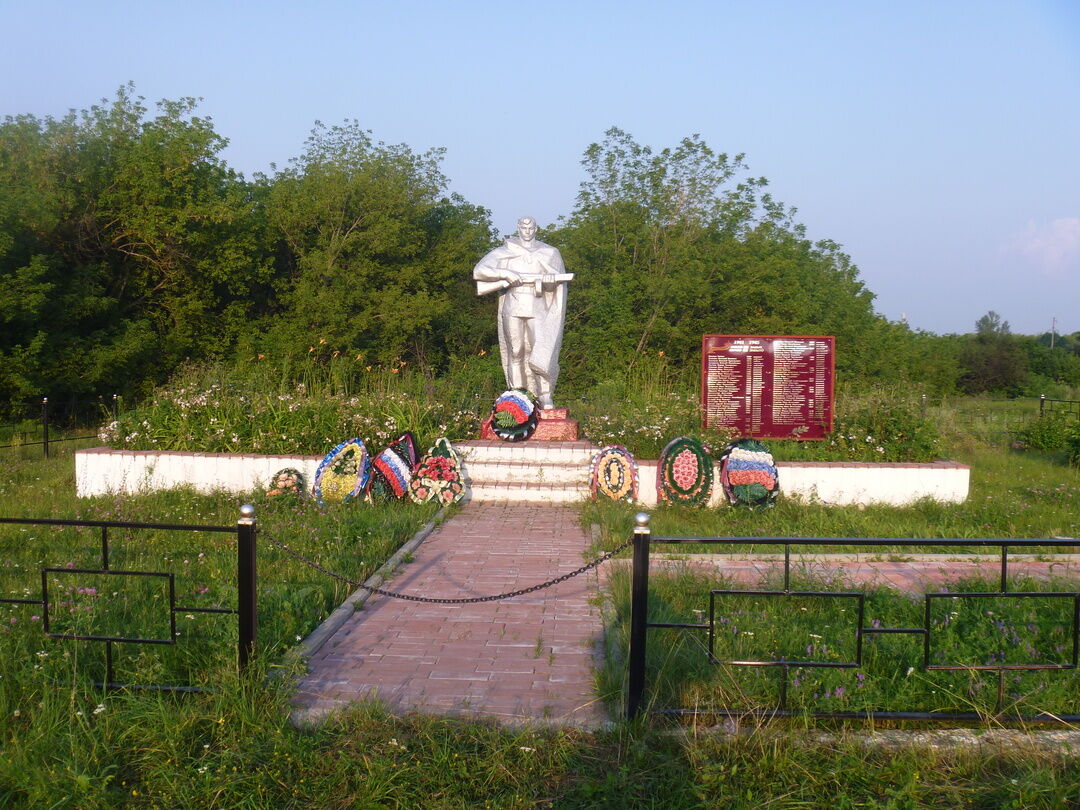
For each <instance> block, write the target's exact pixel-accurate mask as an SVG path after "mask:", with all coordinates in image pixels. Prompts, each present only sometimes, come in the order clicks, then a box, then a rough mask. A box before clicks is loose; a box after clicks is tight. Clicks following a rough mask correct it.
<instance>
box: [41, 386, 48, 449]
mask: <svg viewBox="0 0 1080 810" xmlns="http://www.w3.org/2000/svg"><path fill="white" fill-rule="evenodd" d="M41 449H42V450H43V451H44V453H45V458H48V457H49V398H48V397H42V398H41Z"/></svg>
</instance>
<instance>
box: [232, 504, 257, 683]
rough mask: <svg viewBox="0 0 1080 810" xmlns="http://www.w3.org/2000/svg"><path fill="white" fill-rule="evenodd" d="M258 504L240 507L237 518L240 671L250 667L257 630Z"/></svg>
mask: <svg viewBox="0 0 1080 810" xmlns="http://www.w3.org/2000/svg"><path fill="white" fill-rule="evenodd" d="M255 534H256V528H255V507H254V506H252V505H251V504H249V503H246V504H244V505H243V506H241V507H240V519H239V520H238V521H236V539H237V544H236V590H237V601H238V603H239V604H238V606H237V607H238V609H237V613H238V614H239V630H240V651H239V655H240V674H241V675H242V674H244V672H245V671H246V670H247V666H248V662H249V661H250V660H251V659H252V658H253V657H254V655H255V638H256V635H257V633H258V624H259V622H258V614H257V612H256V599H255Z"/></svg>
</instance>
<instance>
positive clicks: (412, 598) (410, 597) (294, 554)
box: [261, 531, 633, 605]
mask: <svg viewBox="0 0 1080 810" xmlns="http://www.w3.org/2000/svg"><path fill="white" fill-rule="evenodd" d="M261 537H262V538H263V539H265V540H266V541H267V542H268V543H270V545H272V546H273V547H274V548H276V549H278V550H279V551H282V552H283V553H284V554H285V555H286V556H288V557H291V558H292V559H294V560H297V561H298V562H302V563H303V564H304V565H306V566H308V567H309V568H313V569H315V570H316V571H318V572H319V573H321V574H326V575H327V576H328V577H332V578H334V579H336V580H338V581H339V582H344V583H345V584H346V585H351V586H352V587H354V588H364V589H365V590H368V591H371V592H372V593H377V594H379V596H386V597H389V598H391V599H405V600H407V601H409V602H426V603H429V604H435V605H469V604H474V603H476V602H498V601H500V600H502V599H512V598H513V597H515V596H524V595H525V594H527V593H534V592H536V591H541V590H543V589H544V588H550V587H551V586H553V585H558V584H559V583H560V582H566V581H567V580H568V579H573V578H574V577H576V576H578V575H580V574H584V573H585V572H586V571H589V570H592V569H593V568H596V567H597V566H598V565H600V564H601V563H604V562H607V561H608V560H610V559H611V558H612V557H614V556H615V555H616V554H618V553H619V552H621V551H625V550H626V549H628V548H629V547H630V544H631V543H633V538H631V539H630V540H627V541H626V542H625V543H623V544H622V545H621V546H619V547H618V548H615V549H612V550H611V551H605V552H604V553H603V554H601V555H600V556H599V557H597V558H596V559H595V560H592V561H591V562H587V563H585V565H583V566H581V568H578V569H576V570H574V571H571V572H570V573H569V574H563V575H562V576H559V577H555V579H549V580H548V581H547V582H541V583H540V584H538V585H531V586H529V587H528V588H521V589H519V590H516V591H509V592H507V593H500V594H493V595H491V596H469V597H458V598H444V597H436V596H416V595H415V594H411V593H399V592H397V591H388V590H385V589H383V588H376V587H375V586H373V585H365V584H364V583H363V582H360V581H358V580H355V579H351V578H350V577H347V576H345V575H343V574H339V573H337V572H336V571H331V570H330V569H329V568H326V567H325V566H322V565H320V564H319V563H317V562H315V561H314V560H312V559H310V558H308V557H305V556H304V555H303V554H301V553H300V552H299V551H294V550H293V549H291V548H289V546H288V544H286V543H282V542H280V541H279V540H275V539H274V538H273V537H270V536H269V535H268V534H267V533H266V532H265V531H264V532H263V533H262V534H261Z"/></svg>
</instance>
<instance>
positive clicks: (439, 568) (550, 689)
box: [294, 502, 604, 725]
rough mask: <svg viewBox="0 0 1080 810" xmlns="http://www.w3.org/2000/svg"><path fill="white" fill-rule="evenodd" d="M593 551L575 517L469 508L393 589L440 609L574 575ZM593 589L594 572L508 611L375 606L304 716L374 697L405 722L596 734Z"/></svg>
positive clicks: (491, 606) (327, 659) (306, 692)
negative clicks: (444, 719) (469, 720)
mask: <svg viewBox="0 0 1080 810" xmlns="http://www.w3.org/2000/svg"><path fill="white" fill-rule="evenodd" d="M588 546H589V538H588V537H587V536H586V535H585V533H584V532H583V531H582V530H581V527H580V525H579V523H578V513H577V510H576V509H575V508H573V507H567V506H559V505H547V504H536V503H510V502H497V503H489V502H485V503H473V504H468V505H467V506H465V507H464V508H463V509H462V510H461V512H459V513H458V515H456V516H455V517H454V518H453V519H452V520H449V521H446V522H445V523H443V524H442V526H440V527H439V528H438V529H437V530H436V531H435V532H433V533H432V534H431V535H430V536H429V537H428V538H427V539H426V540H425V541H424V543H423V544H422V545H421V546H420V547H419V548H417V550H416V551H415V552H414V555H413V556H414V560H413V562H411V563H409V564H408V565H406V566H405V567H404V569H402V571H401V572H400V573H399V574H398V575H397V576H396V577H394V579H393V580H392V581H391V582H390V583H388V584H387V585H386V587H388V588H390V589H392V590H396V591H401V592H406V593H416V594H418V595H423V596H436V597H442V598H459V597H471V596H486V595H489V594H496V593H502V592H506V591H510V590H516V589H518V588H522V587H528V586H530V585H534V584H537V583H540V582H543V581H545V580H548V579H552V578H554V577H556V576H560V575H561V574H563V573H566V572H568V571H572V570H574V569H575V568H577V567H579V566H580V565H581V564H582V562H583V561H584V559H585V558H584V557H583V553H584V552H585V550H586V549H587V548H588ZM596 588H597V579H596V573H595V572H587V573H586V574H583V575H582V576H581V577H580V578H578V579H576V580H571V581H569V582H566V583H561V584H560V585H558V586H554V587H552V588H549V589H546V590H543V591H539V592H536V593H532V594H527V595H524V596H521V597H517V598H515V599H513V600H507V601H499V602H484V603H473V604H466V605H430V604H417V603H411V602H406V601H404V600H396V599H390V598H385V597H380V598H375V599H372V600H370V601H368V603H367V604H366V605H365V609H364V610H361V611H357V612H356V613H354V614H353V615H352V616H350V617H349V618H348V620H347V621H346V623H345V624H344V625H342V627H341V628H339V630H338V631H337V633H335V634H334V636H333V637H332V638H331V639H330V640H329V641H328V642H327V644H326V645H325V646H324V647H323V650H320V651H319V652H318V653H316V654H315V655H314V656H312V658H311V660H310V661H309V666H310V668H311V672H310V673H309V674H308V676H307V677H306V678H304V679H303V681H302V682H301V684H300V686H299V692H298V694H297V697H296V699H295V701H294V702H295V705H296V707H297V708H298V709H302V710H306V711H308V712H311V713H312V715H313V716H314V714H315V713H325V712H328V711H333V710H335V709H338V708H341V707H343V706H345V705H347V704H348V703H350V702H353V701H359V700H368V699H371V697H372V696H373V695H374V696H376V697H377V698H378V700H380V701H381V702H383V703H385V705H386V706H387V707H388V708H389V709H390V710H391V711H396V712H410V711H438V712H441V713H451V714H461V715H467V716H470V717H487V718H490V719H495V720H500V721H510V722H523V721H528V720H530V719H532V720H541V721H544V722H551V721H554V722H559V721H563V722H570V723H574V724H577V725H598V724H600V723H602V722H603V720H604V713H603V711H602V708H601V707H600V705H599V703H597V702H595V701H594V700H592V694H593V669H592V668H593V662H594V659H593V656H592V654H591V651H590V650H589V649H588V642H589V640H591V639H593V638H599V637H600V635H601V633H602V626H601V622H600V617H599V613H598V611H597V610H596V608H595V607H593V606H592V605H590V604H589V600H590V599H591V598H592V597H593V596H594V595H595V592H596ZM555 619H559V620H560V622H559V624H558V626H557V627H556V626H555V625H554V624H553V623H552V622H553V621H554V620H555ZM538 642H539V644H540V654H539V655H537V654H536V649H537V644H538ZM327 650H332V652H331V653H327V652H325V651H327ZM553 652H554V654H553Z"/></svg>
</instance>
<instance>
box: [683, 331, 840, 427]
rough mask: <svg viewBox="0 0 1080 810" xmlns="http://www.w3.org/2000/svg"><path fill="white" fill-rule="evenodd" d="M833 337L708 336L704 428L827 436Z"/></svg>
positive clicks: (704, 358) (704, 357) (704, 361)
mask: <svg viewBox="0 0 1080 810" xmlns="http://www.w3.org/2000/svg"><path fill="white" fill-rule="evenodd" d="M834 369H835V341H834V340H833V338H831V337H803V336H776V335H705V336H704V337H703V339H702V357H701V372H702V409H703V411H704V414H705V427H706V428H709V427H727V428H732V429H733V430H735V431H737V432H739V433H741V434H742V435H744V436H754V437H757V438H771V439H792V438H797V439H824V438H825V437H826V436H828V434H829V433H830V432H831V431H832V416H833V375H834Z"/></svg>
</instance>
